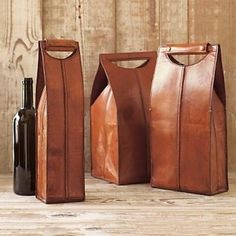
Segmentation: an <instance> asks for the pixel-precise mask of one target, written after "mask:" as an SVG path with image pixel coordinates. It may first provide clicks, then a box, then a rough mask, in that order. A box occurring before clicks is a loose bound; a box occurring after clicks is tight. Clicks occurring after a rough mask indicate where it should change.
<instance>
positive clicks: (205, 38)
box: [189, 0, 236, 169]
mask: <svg viewBox="0 0 236 236" xmlns="http://www.w3.org/2000/svg"><path fill="white" fill-rule="evenodd" d="M235 11H236V3H235V1H234V0H225V1H217V0H215V1H210V0H190V1H189V41H190V42H210V43H219V44H220V45H221V50H222V58H223V65H224V74H225V83H226V93H227V116H228V120H227V121H228V153H229V166H230V168H231V169H232V168H234V167H235V166H236V158H235V157H236V156H235V155H236V154H235V153H236V145H235V143H236V135H235V134H236V125H235V123H236V119H235V118H236V109H235V102H236V86H235V85H236V83H235V81H236V79H235V78H236V77H235V76H236V69H235V67H236V46H235V43H234V42H235V40H236V33H235V32H236V25H235V20H236V18H235V16H234V15H235ZM197 59H198V58H192V62H194V61H196V60H197Z"/></svg>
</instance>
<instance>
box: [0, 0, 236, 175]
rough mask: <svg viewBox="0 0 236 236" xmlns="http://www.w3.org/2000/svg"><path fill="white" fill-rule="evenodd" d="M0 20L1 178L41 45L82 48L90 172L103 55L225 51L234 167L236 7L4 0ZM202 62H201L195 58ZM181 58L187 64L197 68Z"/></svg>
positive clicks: (207, 2) (186, 1)
mask: <svg viewBox="0 0 236 236" xmlns="http://www.w3.org/2000/svg"><path fill="white" fill-rule="evenodd" d="M0 7H1V9H2V14H1V15H0V20H1V22H2V28H1V30H0V32H1V34H0V39H1V40H0V55H1V57H0V79H1V81H2V86H0V99H1V100H0V173H1V172H9V171H10V170H11V165H12V161H11V159H12V151H11V149H12V144H11V140H12V137H11V120H12V117H13V114H14V112H15V111H16V110H17V107H19V106H20V97H21V93H20V91H21V89H20V83H21V82H20V80H21V78H22V77H23V76H33V77H34V78H35V75H36V67H37V40H38V39H41V38H72V39H76V40H78V41H79V42H80V47H81V53H82V64H83V74H84V85H85V105H86V114H85V117H86V136H85V146H86V147H85V154H86V166H87V170H88V169H89V153H90V151H89V150H90V146H89V145H90V140H89V112H88V111H89V110H88V107H89V96H90V91H91V86H92V82H93V79H94V75H95V72H96V69H97V65H98V55H99V53H101V52H124V51H143V50H156V49H157V48H158V46H159V45H160V44H165V43H170V42H173V43H187V42H205V41H209V42H217V43H220V44H221V47H222V53H223V63H224V69H225V77H226V88H227V99H228V106H227V112H228V150H229V165H230V168H231V169H232V168H235V167H236V158H235V155H236V145H235V144H236V106H235V104H236V44H235V42H236V24H235V23H234V22H236V16H235V14H234V12H235V11H236V1H234V0H224V1H222V0H176V1H173V0H129V1H127V0H74V1H71V0H24V1H17V0H2V1H1V2H0ZM195 59H196V58H195ZM193 60H194V58H191V59H190V60H189V59H188V58H183V61H185V62H188V61H190V62H192V61H193Z"/></svg>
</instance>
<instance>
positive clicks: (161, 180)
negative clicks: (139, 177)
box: [150, 44, 228, 195]
mask: <svg viewBox="0 0 236 236" xmlns="http://www.w3.org/2000/svg"><path fill="white" fill-rule="evenodd" d="M184 54H185V55H190V54H205V55H203V58H202V59H201V60H200V61H198V62H197V63H195V64H192V65H183V64H181V63H179V62H178V61H177V60H175V59H174V57H173V56H172V55H184ZM150 110H151V111H150V112H151V113H150V145H151V148H150V149H151V163H152V168H151V169H152V176H151V185H152V186H153V187H159V188H164V189H172V190H178V191H186V192H192V193H199V194H205V195H213V194H216V193H220V192H224V191H227V189H228V182H227V146H226V97H225V86H224V76H223V69H222V61H221V51H220V46H219V45H210V44H199V45H198V44H193V45H168V46H166V47H161V48H160V49H159V55H158V61H157V66H156V71H155V75H154V78H153V84H152V89H151V109H150Z"/></svg>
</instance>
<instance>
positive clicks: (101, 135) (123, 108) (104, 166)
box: [91, 52, 157, 184]
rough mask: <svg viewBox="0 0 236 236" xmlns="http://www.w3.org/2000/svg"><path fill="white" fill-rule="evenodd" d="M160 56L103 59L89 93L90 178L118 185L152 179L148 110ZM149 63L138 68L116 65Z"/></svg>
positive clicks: (105, 56) (107, 56) (127, 55)
mask: <svg viewBox="0 0 236 236" xmlns="http://www.w3.org/2000/svg"><path fill="white" fill-rule="evenodd" d="M156 56H157V53H156V52H138V53H117V54H103V55H100V64H99V68H98V71H97V74H96V77H95V81H94V84H93V89H92V95H91V145H92V148H91V156H92V175H93V176H94V177H97V178H101V179H104V180H107V181H109V182H113V183H116V184H133V183H142V182H148V181H150V155H149V138H148V136H147V129H148V121H149V118H148V114H149V111H148V108H149V105H148V104H149V98H150V89H151V82H152V78H153V73H154V69H155V65H156ZM129 60H145V62H144V63H143V64H142V65H140V66H139V67H137V68H122V67H120V66H118V65H117V64H114V62H117V61H129Z"/></svg>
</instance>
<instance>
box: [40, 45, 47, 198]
mask: <svg viewBox="0 0 236 236" xmlns="http://www.w3.org/2000/svg"><path fill="white" fill-rule="evenodd" d="M39 50H40V53H41V60H42V61H41V66H42V71H43V79H44V83H45V87H46V103H47V118H46V119H47V127H46V129H47V130H46V134H47V140H46V145H47V146H46V171H45V172H46V173H45V175H46V176H45V179H46V184H45V185H46V186H45V191H46V192H45V198H47V196H48V123H49V122H48V121H49V119H48V117H49V112H48V111H49V110H48V90H47V73H46V67H45V59H44V56H45V54H44V53H45V51H44V50H43V48H42V45H41V44H40V49H39Z"/></svg>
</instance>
